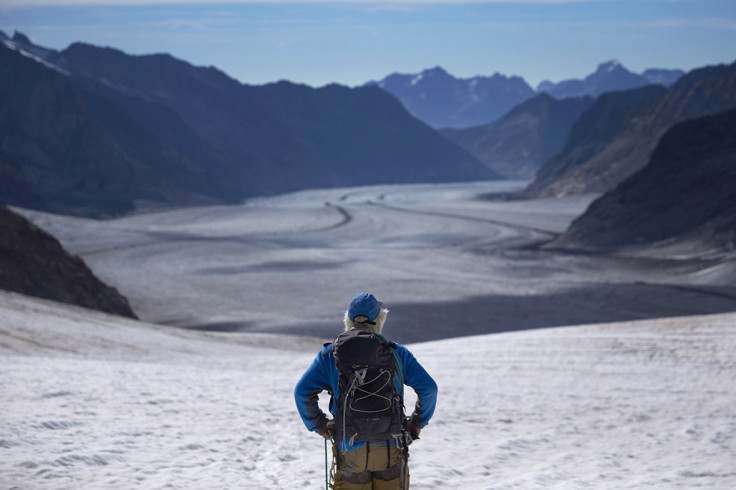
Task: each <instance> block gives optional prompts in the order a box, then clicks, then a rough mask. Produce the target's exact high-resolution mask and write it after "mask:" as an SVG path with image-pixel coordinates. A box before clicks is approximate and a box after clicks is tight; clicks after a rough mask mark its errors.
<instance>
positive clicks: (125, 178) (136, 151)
mask: <svg viewBox="0 0 736 490" xmlns="http://www.w3.org/2000/svg"><path fill="white" fill-rule="evenodd" d="M0 104H1V105H2V107H3V111H2V112H0V135H2V142H0V155H1V156H2V160H1V161H0V173H2V175H3V177H5V178H7V179H8V180H7V182H12V184H10V183H8V184H5V185H0V192H2V194H1V195H0V201H2V202H5V203H6V204H12V205H18V206H24V207H29V208H36V209H43V210H47V211H52V212H62V213H70V214H79V215H87V216H110V215H116V214H122V213H125V212H128V211H131V210H132V209H133V207H134V202H135V201H136V200H143V199H150V200H161V201H164V202H166V201H173V200H176V199H177V198H179V199H181V201H183V202H184V203H191V202H197V201H203V202H207V198H206V195H205V194H204V193H205V192H206V191H207V189H206V187H205V188H201V189H200V190H202V194H198V192H197V189H196V188H187V187H186V186H185V185H183V184H182V182H181V179H182V177H181V176H182V175H189V174H191V173H204V171H203V170H202V169H199V170H201V172H197V170H198V169H193V168H192V167H193V166H194V164H192V163H191V162H188V161H187V159H186V157H185V156H183V155H182V154H180V153H178V152H176V150H175V149H173V148H170V147H167V146H165V145H164V144H162V143H161V142H160V140H158V139H157V138H155V137H154V136H153V135H151V134H150V132H148V131H146V130H145V129H144V128H142V127H141V126H140V125H139V124H137V123H136V122H135V121H133V120H132V119H131V118H130V117H129V116H127V114H126V113H125V112H124V111H123V110H122V109H121V108H120V107H119V106H116V105H115V104H113V103H110V102H109V101H105V100H100V99H99V98H96V97H94V96H92V95H90V94H87V93H85V92H84V91H83V90H82V89H80V88H79V87H77V86H76V85H75V84H74V83H73V82H72V81H71V80H70V79H69V78H68V77H67V76H65V75H63V74H62V73H60V72H58V71H56V70H54V69H51V68H49V67H47V66H45V65H43V64H41V63H39V62H37V61H35V60H33V59H31V58H29V57H27V56H23V55H21V54H19V53H18V52H16V51H14V50H11V49H7V48H6V47H4V46H0ZM98 113H102V114H104V115H105V116H104V118H106V119H108V120H109V121H105V119H104V118H100V117H97V114H98ZM123 128H124V129H123ZM4 180H5V179H4ZM182 195H184V196H186V197H184V196H182ZM180 196H181V197H180ZM198 198H199V199H198ZM214 201H215V197H214V196H210V197H209V202H214Z"/></svg>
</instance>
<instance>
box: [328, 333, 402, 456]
mask: <svg viewBox="0 0 736 490" xmlns="http://www.w3.org/2000/svg"><path fill="white" fill-rule="evenodd" d="M332 352H333V355H334V358H335V365H336V366H337V370H338V372H339V373H340V377H339V387H340V393H339V398H338V399H337V400H334V401H335V402H336V403H337V416H336V417H335V429H336V431H337V434H336V435H337V438H336V440H338V441H341V440H342V439H343V438H344V437H346V438H348V439H349V440H350V441H351V442H352V441H354V440H357V441H367V442H382V441H390V440H392V439H394V438H397V439H398V438H400V437H401V436H402V433H403V432H404V430H405V429H406V427H405V416H404V396H403V395H404V393H403V387H404V376H403V365H402V363H401V360H400V359H399V356H398V354H397V353H396V344H394V343H393V342H389V341H388V340H386V339H385V338H384V337H383V336H382V335H380V334H377V333H373V332H369V331H366V330H359V329H357V330H349V331H347V332H344V333H342V334H340V335H339V336H338V337H337V339H335V342H334V343H333V351H332ZM397 383H398V386H400V388H397Z"/></svg>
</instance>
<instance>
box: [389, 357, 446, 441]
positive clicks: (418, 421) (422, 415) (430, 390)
mask: <svg viewBox="0 0 736 490" xmlns="http://www.w3.org/2000/svg"><path fill="white" fill-rule="evenodd" d="M397 352H398V354H399V357H400V358H401V361H402V362H403V364H404V383H405V384H407V385H409V386H411V387H412V388H413V389H414V391H415V392H416V394H417V403H416V405H415V406H414V412H413V413H412V414H411V417H410V423H411V424H412V425H414V426H415V427H417V428H419V429H421V428H422V427H424V426H425V425H427V423H429V419H431V418H432V415H433V414H434V409H435V406H436V405H437V383H435V381H434V379H432V376H430V375H429V373H428V372H427V371H426V370H425V369H424V368H423V367H422V365H421V364H419V361H417V360H416V358H415V357H414V355H413V354H412V353H411V352H410V351H409V349H407V348H406V347H404V346H402V345H399V346H398V349H397Z"/></svg>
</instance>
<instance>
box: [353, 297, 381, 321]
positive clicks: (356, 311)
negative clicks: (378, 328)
mask: <svg viewBox="0 0 736 490" xmlns="http://www.w3.org/2000/svg"><path fill="white" fill-rule="evenodd" d="M380 312H381V303H379V302H378V300H377V299H376V297H375V296H373V295H372V294H371V293H358V294H356V295H355V297H354V298H353V299H352V301H350V307H349V308H348V318H350V320H352V321H355V318H356V317H358V316H361V315H363V316H366V317H368V321H371V322H372V321H374V320H375V319H376V318H377V317H378V314H379V313H380Z"/></svg>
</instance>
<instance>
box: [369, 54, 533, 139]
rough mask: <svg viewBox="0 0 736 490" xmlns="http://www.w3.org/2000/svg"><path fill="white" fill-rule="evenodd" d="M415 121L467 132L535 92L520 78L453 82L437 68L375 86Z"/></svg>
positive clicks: (397, 76) (372, 83)
mask: <svg viewBox="0 0 736 490" xmlns="http://www.w3.org/2000/svg"><path fill="white" fill-rule="evenodd" d="M367 85H377V86H379V87H381V88H382V89H383V90H385V91H387V92H388V93H390V94H391V95H393V96H394V97H396V98H397V99H399V100H400V101H401V103H402V104H403V105H404V107H406V109H407V110H408V111H409V112H410V113H411V114H412V115H413V116H414V117H416V118H417V119H420V120H422V121H424V122H425V123H427V124H429V125H430V126H432V127H433V128H467V127H472V126H479V125H482V124H487V123H489V122H491V121H494V120H496V119H498V118H499V117H501V116H502V115H504V114H505V113H506V112H508V111H509V110H511V109H512V108H513V107H514V106H516V105H517V104H520V103H521V102H523V101H525V100H527V99H529V98H531V97H533V96H534V95H535V93H534V90H533V89H532V88H531V87H530V86H529V85H528V84H527V83H526V82H525V81H524V79H523V78H520V77H506V76H504V75H501V74H498V73H496V74H495V75H493V76H491V77H473V78H468V79H461V78H455V77H453V76H452V75H450V74H449V73H447V72H446V71H445V70H443V69H442V68H440V67H436V68H432V69H429V70H424V71H423V72H421V73H418V74H410V75H409V74H399V73H394V74H392V75H389V76H387V77H386V78H384V79H383V80H380V81H378V82H369V83H368V84H367Z"/></svg>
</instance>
